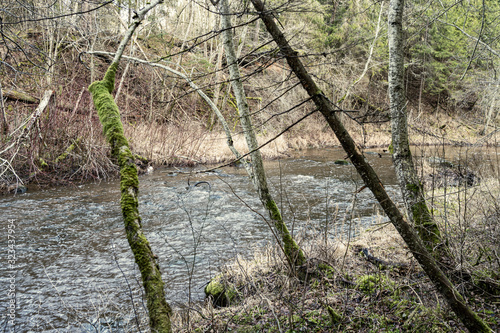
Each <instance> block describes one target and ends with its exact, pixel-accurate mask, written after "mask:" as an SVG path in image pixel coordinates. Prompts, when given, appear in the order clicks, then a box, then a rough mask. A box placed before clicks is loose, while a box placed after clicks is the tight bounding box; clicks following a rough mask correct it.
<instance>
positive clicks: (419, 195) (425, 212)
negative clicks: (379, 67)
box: [387, 0, 441, 258]
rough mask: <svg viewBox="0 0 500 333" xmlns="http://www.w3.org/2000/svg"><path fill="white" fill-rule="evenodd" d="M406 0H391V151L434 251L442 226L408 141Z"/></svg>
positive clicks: (414, 216) (410, 204)
mask: <svg viewBox="0 0 500 333" xmlns="http://www.w3.org/2000/svg"><path fill="white" fill-rule="evenodd" d="M403 2H404V0H391V1H390V4H389V19H388V25H389V27H388V31H387V34H388V37H389V97H390V106H391V126H392V149H391V150H392V151H391V152H392V157H393V161H394V166H395V169H396V175H397V177H398V180H399V186H400V188H401V192H402V194H403V200H404V202H405V205H406V208H407V210H408V216H409V217H410V220H411V221H413V223H414V225H415V227H416V229H417V232H418V234H419V236H420V238H422V240H423V241H424V243H425V245H426V247H427V250H429V251H430V252H433V250H434V249H436V248H438V247H439V245H440V242H441V236H440V233H439V229H438V226H437V224H436V223H435V221H434V219H433V217H432V215H431V213H430V211H429V209H428V207H427V204H426V203H425V198H424V193H423V187H422V183H421V182H420V180H419V178H418V176H417V173H416V171H415V167H414V164H413V159H412V156H411V151H410V143H409V140H408V122H407V112H406V104H407V102H406V95H405V89H404V55H403V24H402V20H403V7H404V3H403ZM440 252H441V251H437V252H436V254H437V255H435V257H436V258H439V257H440V255H439V253H440Z"/></svg>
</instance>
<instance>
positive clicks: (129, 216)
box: [89, 0, 172, 333]
mask: <svg viewBox="0 0 500 333" xmlns="http://www.w3.org/2000/svg"><path fill="white" fill-rule="evenodd" d="M161 2H162V1H161V0H157V1H155V2H154V3H152V4H149V5H148V6H146V7H145V8H144V9H142V10H141V11H140V12H139V13H138V15H137V18H136V20H135V21H134V23H133V24H132V25H131V27H130V28H129V30H128V32H127V35H126V36H125V37H124V39H123V40H122V42H121V43H120V46H119V47H118V51H117V53H116V55H115V58H114V60H113V63H112V64H111V65H110V66H109V68H108V70H107V72H106V74H105V76H104V79H103V80H102V81H96V82H93V83H92V84H91V85H90V86H89V91H90V93H91V94H92V99H93V101H94V105H95V108H96V110H97V113H98V115H99V120H100V122H101V124H102V126H103V131H104V135H105V137H106V140H107V141H108V142H109V144H110V145H111V153H112V155H113V157H115V158H116V159H117V160H118V165H119V167H120V190H121V201H120V204H121V208H122V214H123V220H124V224H125V232H126V234H127V240H128V243H129V245H130V248H131V249H132V252H133V254H134V258H135V262H136V263H137V266H139V270H140V272H141V277H142V281H143V286H144V290H145V295H146V300H147V308H148V312H149V322H150V328H151V331H152V332H162V333H163V332H170V331H171V328H170V326H171V325H170V315H171V312H172V310H171V308H170V306H169V305H168V303H167V301H166V300H165V290H164V284H163V280H162V278H161V272H160V267H159V266H158V263H157V262H156V258H155V255H154V253H153V251H152V250H151V247H150V245H149V242H148V240H147V238H146V236H145V235H144V233H143V231H142V225H141V217H140V216H139V209H138V208H139V203H138V193H139V179H138V176H137V167H136V165H135V163H134V156H133V154H132V152H131V151H130V148H129V145H128V142H127V139H126V138H125V135H124V133H123V125H122V122H121V120H120V113H119V110H118V106H117V105H116V103H115V101H114V99H113V96H112V95H111V93H112V91H113V89H114V87H115V74H116V70H117V68H118V63H119V61H120V57H121V55H122V54H123V50H124V49H125V46H126V44H127V43H128V40H130V37H131V36H132V34H133V32H134V31H135V28H137V26H138V25H139V24H140V22H141V21H142V19H143V18H144V15H145V14H146V13H147V12H148V11H149V10H150V9H151V8H153V7H154V6H156V5H157V4H158V3H161Z"/></svg>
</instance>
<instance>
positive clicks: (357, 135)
mask: <svg viewBox="0 0 500 333" xmlns="http://www.w3.org/2000/svg"><path fill="white" fill-rule="evenodd" d="M409 109H410V117H409V119H410V120H409V123H410V128H409V131H410V138H411V143H412V144H413V145H417V146H429V145H430V146H432V145H434V146H436V145H437V146H497V145H499V144H500V132H499V131H498V130H496V129H495V128H494V127H492V128H490V129H489V131H488V132H487V135H480V132H481V131H482V130H483V128H484V127H483V125H482V124H481V123H480V122H479V121H478V122H474V121H473V120H471V119H468V120H467V124H466V122H465V120H464V119H462V118H460V117H455V116H453V117H452V116H449V115H447V114H445V113H442V112H441V113H426V114H424V113H418V114H416V113H415V112H411V110H412V108H409ZM344 118H345V119H344V121H345V123H346V127H347V129H348V130H349V131H350V133H351V134H352V136H353V137H354V139H355V140H356V142H357V143H358V145H359V147H360V148H362V149H374V148H377V149H379V150H380V152H384V151H387V149H388V147H389V145H390V142H391V133H390V124H389V123H387V122H385V123H380V124H364V125H360V124H358V123H356V122H355V121H353V120H351V119H349V118H348V117H347V116H346V117H344ZM81 121H82V122H83V123H81V124H80V125H78V122H76V123H75V124H72V125H71V126H80V127H82V131H81V133H80V135H81V136H80V137H79V139H76V140H73V141H70V142H72V143H71V144H66V145H61V141H57V146H53V147H50V146H47V145H46V143H45V148H44V149H45V150H47V151H48V152H49V153H50V154H49V153H47V154H49V155H50V156H53V157H51V158H50V159H48V158H41V157H39V158H38V160H32V159H30V161H27V160H26V158H27V157H29V156H25V155H23V156H20V155H19V154H18V155H15V156H14V157H15V158H13V159H12V160H11V162H10V164H8V168H7V169H6V170H7V172H5V173H4V174H3V175H2V179H0V193H2V194H8V193H13V192H16V191H17V192H18V193H23V192H24V191H25V189H27V188H29V187H31V186H33V185H35V187H48V186H49V187H51V186H57V185H78V184H82V183H85V182H89V181H91V182H92V181H102V180H109V179H113V178H116V177H117V176H118V173H117V171H118V170H117V167H116V165H115V163H113V161H112V160H111V159H110V158H109V148H108V146H107V144H106V143H105V142H104V140H103V138H102V135H101V134H100V126H101V125H100V124H99V123H98V120H97V119H96V117H95V115H94V116H91V117H85V118H84V119H81ZM124 129H125V134H126V136H127V137H128V138H129V140H130V145H131V148H132V151H133V152H134V153H135V154H137V156H140V158H138V159H137V160H136V162H137V165H138V167H139V171H140V172H146V171H148V170H150V169H151V167H153V168H157V167H158V166H162V165H163V166H177V167H182V166H195V165H200V164H211V165H216V164H225V163H229V162H231V161H232V160H233V159H234V155H233V154H232V153H231V151H230V150H229V148H228V146H227V143H226V142H227V138H226V137H225V135H224V134H223V133H221V132H220V131H218V130H217V128H214V129H213V130H211V131H208V130H207V128H206V127H205V126H204V125H203V124H200V123H198V122H196V121H192V119H186V120H185V121H179V122H176V123H175V124H157V123H145V122H135V123H132V122H125V123H124ZM67 130H68V133H71V132H72V130H71V128H68V129H67ZM75 130H76V129H75ZM87 130H89V131H90V132H87ZM96 131H97V133H96ZM257 134H258V141H259V144H260V145H263V147H262V148H261V152H262V155H263V157H264V159H267V160H273V159H279V158H287V157H289V156H291V155H293V152H294V151H300V150H304V149H310V148H328V147H338V146H339V142H338V140H337V139H336V138H335V136H334V134H333V132H332V131H331V130H330V129H329V127H328V126H327V125H326V123H325V122H324V120H323V119H322V117H321V116H320V115H319V114H313V115H312V116H310V117H309V118H307V119H305V120H304V121H302V122H301V123H298V124H297V125H295V126H294V127H292V128H291V129H289V130H287V131H285V132H284V133H282V132H281V131H280V130H278V129H277V128H275V129H274V130H272V129H266V128H260V130H259V128H258V130H257ZM233 140H234V146H235V147H236V149H238V151H240V152H241V153H242V154H244V153H246V152H247V151H248V150H247V149H246V143H245V141H244V138H243V135H241V133H240V134H238V133H237V132H236V134H235V135H234V136H233ZM8 143H9V142H8V141H7V142H6V143H5V144H6V145H7V144H8ZM58 147H59V148H58ZM61 147H65V148H64V149H61ZM56 151H58V152H56ZM4 153H5V155H6V157H7V155H9V152H8V151H7V152H4ZM23 186H24V189H23ZM19 187H20V188H21V190H17V189H18V188H19Z"/></svg>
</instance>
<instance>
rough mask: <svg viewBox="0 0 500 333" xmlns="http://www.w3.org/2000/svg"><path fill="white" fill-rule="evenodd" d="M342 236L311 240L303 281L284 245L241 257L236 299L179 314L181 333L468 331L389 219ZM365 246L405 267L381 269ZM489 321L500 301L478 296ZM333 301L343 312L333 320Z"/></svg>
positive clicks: (233, 270)
mask: <svg viewBox="0 0 500 333" xmlns="http://www.w3.org/2000/svg"><path fill="white" fill-rule="evenodd" d="M346 245H347V244H346V243H345V242H338V241H337V242H331V243H329V244H328V245H325V244H324V243H323V242H322V241H318V242H309V243H308V246H306V247H305V248H306V252H307V253H308V256H309V258H310V263H309V271H308V272H309V275H308V279H307V281H306V282H304V281H301V280H299V279H297V278H294V277H292V276H291V275H290V272H289V271H288V269H287V267H286V265H285V264H284V262H283V258H281V255H280V253H279V251H277V250H276V249H274V248H267V249H265V250H264V251H260V252H256V254H255V257H254V259H253V260H244V259H241V258H237V259H236V260H235V261H234V263H233V264H231V265H228V266H227V267H226V270H225V271H224V272H223V273H222V274H223V276H224V279H225V281H226V283H227V285H228V286H232V287H235V288H236V289H237V290H238V296H237V297H236V299H235V301H234V304H233V305H232V306H230V307H226V308H214V307H213V305H212V304H211V303H210V302H207V303H205V304H204V305H203V306H199V307H197V310H196V312H195V311H193V312H192V313H191V321H190V323H186V322H183V321H182V318H181V316H178V317H176V318H175V320H174V327H175V330H176V331H179V332H225V331H234V332H284V331H290V332H291V331H294V332H332V331H341V332H381V331H387V332H464V331H465V329H464V327H463V326H462V325H461V323H460V321H459V320H458V319H457V318H456V317H455V316H454V315H453V313H452V312H451V311H450V310H449V309H448V308H447V306H446V304H445V302H444V301H443V300H442V299H441V298H440V296H439V295H438V294H437V292H436V291H435V290H434V287H433V286H432V284H431V283H430V281H429V280H428V279H427V278H426V277H425V275H424V274H423V272H422V271H421V270H420V268H419V266H418V265H417V264H416V263H415V261H414V259H413V257H412V256H411V254H409V252H408V251H407V249H406V247H405V246H404V243H403V241H402V239H401V238H400V237H399V235H398V234H397V232H396V231H395V229H394V228H393V227H392V226H391V225H386V226H384V227H379V228H378V229H377V230H372V231H369V230H366V231H364V232H363V233H362V234H361V235H360V236H359V237H358V238H357V239H355V240H354V241H352V242H351V244H350V245H349V246H348V247H347V246H346ZM360 248H369V249H370V252H371V254H373V255H375V256H376V257H379V258H381V259H384V260H386V261H389V262H392V263H402V264H405V266H404V267H405V269H388V270H381V269H380V267H376V266H375V265H372V264H371V263H369V262H368V261H367V260H366V259H365V258H364V257H363V256H362V255H360V252H359V249H360ZM471 305H472V306H473V307H474V308H475V309H476V311H478V312H479V313H480V314H481V316H482V317H484V318H485V319H486V320H487V321H489V323H490V324H491V325H492V327H496V328H497V329H498V328H499V327H498V325H499V324H500V323H499V322H498V318H496V319H495V313H498V312H497V310H498V309H497V306H496V305H494V304H488V302H487V301H485V299H483V298H482V297H481V296H479V295H476V296H475V299H474V303H472V304H471ZM328 307H330V309H331V310H333V311H334V312H335V313H336V314H337V315H339V317H338V318H333V317H332V314H331V312H329V310H328Z"/></svg>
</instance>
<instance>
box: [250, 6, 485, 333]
mask: <svg viewBox="0 0 500 333" xmlns="http://www.w3.org/2000/svg"><path fill="white" fill-rule="evenodd" d="M251 1H252V3H253V5H254V7H255V9H256V10H257V12H258V14H259V16H260V18H261V19H262V21H263V22H264V24H265V26H266V29H267V31H268V32H269V33H270V34H271V36H272V37H273V39H274V41H275V42H276V44H278V47H279V48H280V51H281V52H282V54H283V55H284V56H285V58H286V60H287V62H288V65H289V66H290V68H291V69H292V71H293V72H294V74H295V75H296V76H297V78H298V79H299V80H300V83H301V84H302V87H303V88H304V89H305V90H306V91H307V93H308V94H309V96H311V98H312V100H313V101H314V103H315V105H316V107H317V108H318V109H319V111H320V112H321V113H322V114H323V116H324V118H325V120H326V121H327V123H328V125H329V126H330V128H331V129H332V130H333V132H334V133H335V135H336V136H337V138H338V140H339V142H340V144H341V145H342V147H343V148H344V150H345V151H346V153H347V154H348V156H349V158H350V160H351V162H352V164H353V165H354V166H355V168H356V170H357V171H358V173H359V175H360V176H361V178H362V179H363V181H364V182H365V184H366V186H367V187H368V188H369V189H370V190H371V191H372V193H373V194H374V196H375V198H376V199H377V201H378V202H379V203H380V205H381V206H382V208H383V210H384V212H385V213H386V215H387V216H388V217H389V219H390V220H391V222H392V224H393V225H394V226H395V227H396V229H397V230H398V232H399V234H400V235H401V237H402V238H403V239H404V241H405V242H406V244H407V245H408V248H409V249H410V251H411V252H412V254H413V256H414V257H415V259H417V261H418V262H419V264H420V265H421V266H422V268H423V269H424V271H425V272H426V274H427V275H428V276H429V278H430V279H431V280H432V282H433V283H434V285H435V286H436V288H437V290H438V291H439V292H440V293H441V295H442V296H443V297H444V298H445V299H446V301H447V302H448V304H449V305H450V307H451V309H452V310H453V311H454V312H455V314H456V315H457V317H458V318H460V320H461V321H462V322H463V323H464V325H465V326H466V327H467V328H468V329H469V331H470V332H491V329H490V328H489V327H488V326H487V325H486V324H485V323H484V322H483V321H482V320H481V318H480V317H479V316H478V315H477V314H476V313H474V312H473V311H472V310H471V309H470V308H469V307H468V306H467V304H466V302H465V300H464V298H463V297H462V296H461V295H460V293H459V292H458V291H457V290H456V289H455V287H454V286H453V285H452V284H451V282H450V281H449V280H448V278H447V277H446V275H445V274H444V273H443V272H442V271H441V269H440V268H439V266H438V264H437V263H436V261H435V260H434V258H433V256H432V255H431V254H430V253H429V251H427V248H426V247H425V245H424V243H423V242H422V240H421V239H420V237H419V236H418V234H417V232H416V231H415V229H414V228H413V227H412V226H411V225H410V224H409V223H408V222H407V221H406V220H405V218H404V216H403V214H401V212H400V211H399V209H398V208H397V207H396V205H395V204H394V202H393V201H392V200H391V198H390V197H389V195H388V194H387V192H386V191H385V189H384V186H383V185H382V183H381V182H380V179H379V178H378V175H377V174H376V173H375V171H374V170H373V168H372V167H371V166H370V164H368V162H367V161H366V160H365V158H364V157H363V155H362V154H361V152H360V151H359V149H358V148H357V146H356V144H355V142H354V140H353V139H352V137H351V136H350V134H349V133H348V132H347V130H346V129H345V127H344V125H343V124H342V122H341V121H340V119H339V117H338V116H337V112H338V110H336V109H335V108H334V107H333V106H332V103H331V102H330V101H329V100H328V99H327V98H326V96H325V95H324V94H323V93H322V92H321V90H320V89H319V88H318V86H317V85H316V83H315V82H314V80H313V79H312V77H311V76H310V75H309V73H308V72H307V70H306V69H305V67H304V65H303V64H302V62H301V60H300V58H299V57H297V52H296V51H295V50H293V49H292V48H291V46H290V44H289V43H288V41H287V40H286V38H285V36H284V35H283V33H282V32H281V30H280V29H279V28H278V26H277V25H276V23H275V22H274V18H273V16H272V12H268V11H266V9H265V7H264V4H263V3H262V1H261V0H251Z"/></svg>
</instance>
